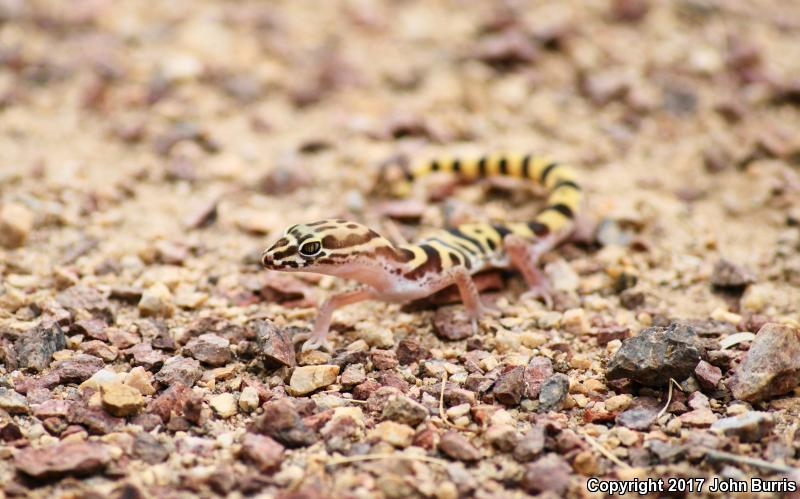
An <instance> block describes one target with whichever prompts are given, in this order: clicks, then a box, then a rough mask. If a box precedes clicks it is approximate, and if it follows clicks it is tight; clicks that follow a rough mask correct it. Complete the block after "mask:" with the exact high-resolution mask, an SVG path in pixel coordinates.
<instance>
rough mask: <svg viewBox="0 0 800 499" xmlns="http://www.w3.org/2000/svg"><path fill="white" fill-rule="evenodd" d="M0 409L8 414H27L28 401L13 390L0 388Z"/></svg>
mask: <svg viewBox="0 0 800 499" xmlns="http://www.w3.org/2000/svg"><path fill="white" fill-rule="evenodd" d="M0 409H2V410H4V411H6V412H8V413H9V414H27V413H28V399H26V398H25V397H24V396H22V395H20V394H19V393H17V392H15V391H14V390H9V389H8V388H2V387H0Z"/></svg>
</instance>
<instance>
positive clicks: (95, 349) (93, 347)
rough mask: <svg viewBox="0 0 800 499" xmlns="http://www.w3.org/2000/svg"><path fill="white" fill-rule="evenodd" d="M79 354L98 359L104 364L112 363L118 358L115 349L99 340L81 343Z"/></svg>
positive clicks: (117, 351)
mask: <svg viewBox="0 0 800 499" xmlns="http://www.w3.org/2000/svg"><path fill="white" fill-rule="evenodd" d="M80 348H81V352H83V353H85V354H87V355H93V356H95V357H100V358H101V359H103V360H104V361H105V362H114V361H115V360H116V359H117V357H118V356H119V350H118V349H117V347H115V346H112V345H108V344H106V343H105V342H102V341H100V340H91V341H85V342H83V343H81V346H80Z"/></svg>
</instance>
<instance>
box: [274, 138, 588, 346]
mask: <svg viewBox="0 0 800 499" xmlns="http://www.w3.org/2000/svg"><path fill="white" fill-rule="evenodd" d="M438 171H442V172H453V173H457V174H459V175H461V176H463V177H465V178H479V177H488V176H496V175H502V176H509V177H517V178H523V179H530V180H533V181H534V182H536V183H538V184H539V185H540V186H542V187H544V188H545V190H546V191H547V201H546V205H545V207H544V208H543V209H542V210H541V211H540V212H539V214H538V215H537V216H536V217H535V218H534V219H533V220H532V221H530V222H519V223H492V224H489V223H469V224H464V225H459V226H457V227H454V228H450V229H445V230H441V231H439V232H437V233H435V234H433V235H432V236H430V237H428V238H426V239H424V240H422V241H420V242H419V243H417V244H408V245H406V244H404V245H397V246H395V245H393V244H392V243H391V242H389V240H387V239H386V238H384V237H382V236H381V235H380V234H378V233H377V232H375V231H374V230H372V229H370V228H368V227H366V226H364V225H361V224H359V223H356V222H351V221H348V220H341V219H328V220H320V221H317V222H312V223H306V224H297V225H292V226H291V227H289V228H288V229H286V231H285V232H284V233H283V235H282V237H281V238H280V239H279V240H278V241H277V242H275V244H273V245H272V246H271V247H270V248H268V249H267V250H265V251H264V252H263V254H262V257H261V262H262V264H263V266H264V267H265V268H267V269H271V270H279V271H285V272H314V273H318V274H325V275H332V276H337V277H343V278H348V279H353V280H355V281H358V282H359V283H361V284H362V285H363V286H362V287H359V288H357V289H355V290H352V291H346V292H343V293H340V294H336V295H333V296H330V297H328V298H327V299H326V300H325V301H324V302H323V303H322V305H321V306H320V308H319V312H318V315H317V317H316V321H315V323H314V328H313V330H312V331H311V332H310V333H306V334H301V335H296V336H295V340H296V341H302V340H307V341H306V342H305V343H304V344H303V347H302V348H303V350H304V351H305V350H311V349H317V348H320V347H323V348H325V349H328V350H330V349H331V346H330V344H329V342H328V340H327V334H328V329H329V327H330V324H331V319H332V315H333V312H334V310H336V309H338V308H340V307H343V306H345V305H349V304H352V303H356V302H359V301H363V300H370V299H377V300H384V301H388V302H407V301H411V300H415V299H419V298H423V297H426V296H428V295H431V294H433V293H435V292H437V291H439V290H441V289H443V288H445V287H448V286H450V285H453V284H455V285H456V286H457V287H458V290H459V294H460V296H461V300H462V301H463V303H464V307H465V309H466V312H467V315H468V317H469V318H470V320H471V321H472V326H473V329H474V330H477V319H478V318H480V317H481V316H482V314H484V313H486V312H487V311H490V310H491V309H490V308H489V307H487V306H486V305H484V304H483V302H482V301H481V298H480V296H479V294H478V289H477V287H476V286H475V283H474V282H473V280H472V276H473V275H474V274H476V273H478V272H480V271H483V270H486V269H488V268H508V267H514V268H516V269H518V270H519V271H520V272H521V273H522V276H523V277H524V279H525V281H526V282H527V284H528V286H529V287H530V291H529V293H530V294H531V295H533V296H535V297H537V298H539V299H541V300H542V301H544V302H545V303H546V304H547V305H548V306H552V299H551V295H550V290H549V286H548V282H547V280H546V277H545V276H544V274H543V273H542V271H541V270H539V267H538V262H539V258H540V256H541V255H542V254H543V253H545V252H547V251H549V250H550V249H552V248H554V247H555V246H556V245H557V244H559V243H560V242H561V241H563V240H564V239H565V238H566V237H568V236H569V235H570V234H571V233H572V232H573V230H574V228H575V223H574V218H575V215H576V214H577V212H578V209H579V207H580V203H581V190H580V187H579V186H578V184H577V182H576V175H575V173H574V171H573V170H572V169H571V168H569V167H567V166H565V165H563V164H561V163H557V162H553V161H550V160H548V159H546V158H544V157H540V156H535V155H501V154H495V155H489V156H483V157H479V158H465V159H457V158H452V159H435V160H431V161H425V162H422V163H420V164H418V165H416V166H414V167H412V168H407V169H406V170H405V172H404V180H403V182H404V183H405V184H406V185H409V184H410V183H411V182H413V181H414V179H416V178H418V177H420V176H423V175H426V174H428V173H431V172H438Z"/></svg>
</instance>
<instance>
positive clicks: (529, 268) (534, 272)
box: [503, 234, 553, 308]
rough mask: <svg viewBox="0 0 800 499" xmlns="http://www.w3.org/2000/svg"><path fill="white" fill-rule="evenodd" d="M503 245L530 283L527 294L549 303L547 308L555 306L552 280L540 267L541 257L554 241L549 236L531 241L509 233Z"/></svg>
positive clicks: (513, 262)
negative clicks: (550, 280)
mask: <svg viewBox="0 0 800 499" xmlns="http://www.w3.org/2000/svg"><path fill="white" fill-rule="evenodd" d="M503 245H504V246H505V248H506V252H507V253H508V257H509V259H511V263H512V264H513V265H514V267H516V268H517V269H518V270H519V272H520V273H521V274H522V277H523V278H524V279H525V282H526V283H527V284H528V288H529V290H528V291H527V292H526V293H525V295H530V296H533V297H534V298H539V299H541V300H542V301H543V302H544V304H545V305H547V308H553V295H552V290H551V288H550V282H549V280H548V279H547V276H545V275H544V272H542V271H541V269H539V259H540V258H541V256H542V254H544V253H545V252H546V251H548V250H549V249H550V248H552V247H553V242H552V241H551V240H549V239H547V238H545V239H540V240H533V241H531V240H528V239H525V238H523V237H520V236H517V235H514V234H509V235H507V236H506V237H505V238H504V239H503Z"/></svg>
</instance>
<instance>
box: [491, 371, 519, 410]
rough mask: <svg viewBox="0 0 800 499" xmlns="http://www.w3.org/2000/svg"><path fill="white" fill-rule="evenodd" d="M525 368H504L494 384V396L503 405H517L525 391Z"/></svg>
mask: <svg viewBox="0 0 800 499" xmlns="http://www.w3.org/2000/svg"><path fill="white" fill-rule="evenodd" d="M524 378H525V368H524V367H511V368H506V369H504V370H503V371H502V372H501V373H500V376H499V377H498V378H497V381H496V382H495V384H494V388H493V389H492V393H493V394H494V398H495V399H496V400H497V401H498V402H500V403H501V404H503V405H505V406H516V405H519V402H520V400H522V396H523V395H524V393H525V380H524Z"/></svg>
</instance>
